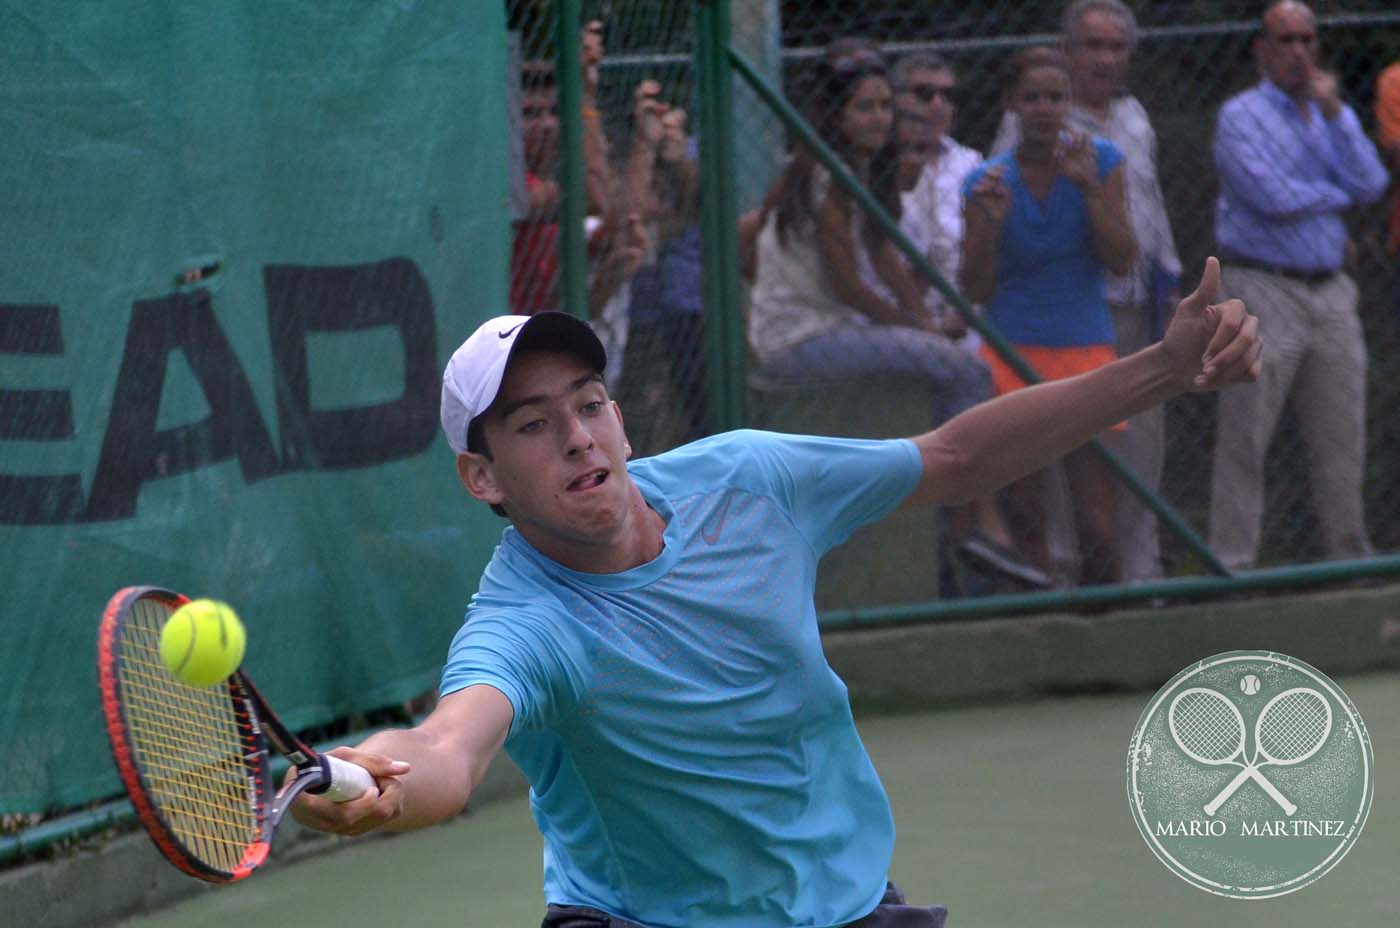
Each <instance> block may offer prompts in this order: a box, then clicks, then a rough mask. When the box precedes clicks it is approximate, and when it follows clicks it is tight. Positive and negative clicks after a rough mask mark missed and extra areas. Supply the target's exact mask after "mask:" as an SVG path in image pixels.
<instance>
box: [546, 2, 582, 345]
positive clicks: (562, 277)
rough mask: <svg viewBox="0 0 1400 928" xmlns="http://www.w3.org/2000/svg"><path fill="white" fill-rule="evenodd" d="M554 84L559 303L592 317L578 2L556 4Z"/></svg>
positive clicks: (576, 314) (565, 308)
mask: <svg viewBox="0 0 1400 928" xmlns="http://www.w3.org/2000/svg"><path fill="white" fill-rule="evenodd" d="M554 10H555V21H554V26H555V28H554V86H555V87H556V88H557V90H558V94H559V153H560V159H559V188H560V193H561V194H562V197H561V202H560V204H559V301H560V304H561V306H562V308H563V309H564V311H565V312H568V313H572V314H573V315H575V316H577V317H579V318H580V319H587V318H588V315H589V313H588V256H587V255H586V254H585V252H584V239H583V219H584V216H585V215H587V213H588V202H587V194H586V193H585V190H584V170H583V59H582V52H581V48H580V36H579V20H580V17H581V15H582V13H581V6H580V0H558V2H557V3H556V4H555V5H554Z"/></svg>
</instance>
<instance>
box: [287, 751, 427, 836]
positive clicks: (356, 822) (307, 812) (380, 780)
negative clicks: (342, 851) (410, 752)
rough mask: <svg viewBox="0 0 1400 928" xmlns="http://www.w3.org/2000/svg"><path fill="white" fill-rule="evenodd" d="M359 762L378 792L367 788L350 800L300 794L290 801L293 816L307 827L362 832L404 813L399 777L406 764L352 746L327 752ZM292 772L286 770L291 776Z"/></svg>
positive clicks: (371, 829)
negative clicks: (371, 778)
mask: <svg viewBox="0 0 1400 928" xmlns="http://www.w3.org/2000/svg"><path fill="white" fill-rule="evenodd" d="M326 753H327V754H331V755H333V756H335V757H339V758H341V759H343V760H348V761H350V762H351V763H355V764H359V765H360V766H361V767H363V768H365V769H366V770H368V771H369V772H370V774H371V775H373V777H374V780H375V782H376V783H377V784H378V785H379V795H377V796H376V795H373V794H371V793H369V792H368V791H367V792H366V793H365V795H363V796H361V797H360V798H359V799H352V800H350V801H349V802H331V801H329V800H326V799H322V798H321V797H319V796H313V795H311V794H310V793H302V794H301V795H300V796H298V797H297V798H296V801H294V802H293V803H292V817H293V818H295V819H296V820H297V821H298V822H300V823H301V824H303V825H305V826H306V827H307V828H314V829H316V830H317V831H328V832H331V833H332V834H338V835H362V834H364V833H365V832H367V831H373V830H374V829H376V828H379V827H380V826H381V825H385V824H387V823H389V822H392V821H393V820H394V819H396V818H398V817H399V816H400V815H401V814H403V785H402V784H401V783H400V782H399V780H398V778H399V777H401V776H403V775H404V774H406V773H408V771H409V767H408V764H407V763H405V762H403V761H401V760H391V759H389V758H387V757H385V756H384V755H383V754H367V753H365V752H364V751H357V750H355V749H354V748H345V747H341V748H332V749H331V750H329V751H327V752H326ZM294 772H295V771H288V777H291V776H292V775H293V774H294Z"/></svg>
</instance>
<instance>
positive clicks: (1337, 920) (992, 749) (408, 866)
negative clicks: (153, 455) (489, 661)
mask: <svg viewBox="0 0 1400 928" xmlns="http://www.w3.org/2000/svg"><path fill="white" fill-rule="evenodd" d="M1338 683H1340V684H1341V686H1342V687H1343V688H1344V689H1345V690H1346V691H1347V693H1348V695H1349V696H1350V697H1351V699H1352V701H1353V702H1354V703H1355V705H1356V707H1357V709H1358V710H1359V711H1360V713H1361V716H1362V718H1363V719H1364V720H1365V721H1366V723H1367V727H1368V728H1369V729H1370V732H1371V736H1372V741H1373V743H1374V748H1375V761H1376V768H1375V769H1376V772H1377V773H1376V790H1375V800H1374V803H1373V806H1372V810H1371V816H1370V819H1369V821H1368V822H1367V825H1366V828H1365V831H1364V832H1363V834H1362V836H1361V838H1360V840H1359V841H1358V843H1357V844H1356V845H1355V847H1353V849H1352V850H1351V851H1350V853H1348V854H1347V856H1346V857H1345V859H1343V860H1342V861H1341V863H1340V864H1338V865H1337V867H1336V869H1334V870H1333V871H1332V872H1331V873H1329V874H1327V875H1326V876H1324V877H1323V878H1322V879H1321V880H1319V881H1317V882H1315V883H1313V884H1311V885H1309V886H1306V887H1305V888H1303V889H1302V890H1300V891H1298V892H1296V893H1293V894H1291V895H1288V896H1284V897H1281V898H1278V899H1265V900H1251V901H1239V900H1232V899H1224V898H1219V897H1215V896H1211V895H1208V894H1207V893H1204V892H1202V891H1200V890H1198V889H1196V888H1194V887H1192V886H1190V885H1188V884H1187V883H1185V882H1184V881H1182V880H1181V879H1179V878H1177V877H1176V876H1174V875H1172V874H1171V873H1170V872H1169V871H1168V870H1167V869H1166V868H1165V867H1164V866H1163V865H1162V864H1160V863H1159V862H1158V861H1157V859H1156V858H1155V857H1154V856H1153V855H1152V853H1151V852H1150V851H1149V850H1148V847H1147V845H1146V844H1145V843H1144V841H1143V839H1142V838H1141V837H1140V836H1139V835H1138V832H1137V829H1136V828H1135V827H1134V825H1133V821H1132V818H1131V816H1130V814H1129V810H1128V802H1127V794H1126V789H1125V785H1124V763H1125V759H1126V754H1127V746H1128V741H1129V738H1130V736H1131V733H1132V729H1133V726H1134V724H1135V723H1136V722H1137V719H1138V716H1139V715H1140V714H1141V712H1142V710H1143V708H1144V707H1145V706H1146V704H1147V701H1148V698H1149V696H1150V694H1148V693H1137V694H1131V695H1121V694H1120V695H1111V696H1086V697H1077V698H1071V699H1062V700H1053V701H1043V702H1034V703H1017V704H1005V705H997V706H985V707H971V708H965V709H957V710H947V711H940V712H931V713H924V714H915V715H900V716H889V717H875V718H866V719H862V720H861V724H860V728H861V731H862V733H863V735H864V737H865V741H866V744H867V745H868V747H869V749H870V752H871V754H872V756H873V757H874V759H875V763H876V766H877V767H878V768H879V770H880V773H881V776H882V778H883V779H884V782H885V785H886V786H887V788H888V789H889V792H890V795H891V798H892V800H893V803H894V809H895V819H896V821H897V823H898V825H899V840H898V845H897V847H896V850H895V857H894V864H893V870H892V874H891V875H892V876H893V878H894V879H895V881H896V882H898V883H899V884H900V885H901V886H902V887H903V888H904V889H905V891H906V893H907V895H908V896H909V897H910V899H911V900H912V901H918V902H942V903H945V904H947V905H948V906H949V909H950V920H949V923H950V925H951V926H952V928H993V926H1017V925H1026V926H1036V928H1061V926H1063V928H1070V926H1074V928H1086V926H1088V928H1094V926H1134V928H1168V926H1170V928H1179V926H1182V925H1197V924H1209V925H1222V926H1229V928H1253V926H1259V928H1265V926H1267V928H1289V926H1295V925H1296V926H1309V928H1311V926H1316V925H1329V926H1339V928H1340V926H1367V928H1371V926H1379V925H1387V924H1389V925H1395V924H1400V873H1397V864H1400V804H1397V802H1396V798H1395V793H1394V790H1393V788H1392V786H1391V784H1393V783H1394V782H1395V780H1394V776H1395V771H1397V770H1400V721H1397V718H1396V715H1395V710H1396V707H1397V706H1400V674H1383V675H1364V676H1354V677H1345V678H1342V679H1339V680H1338ZM539 883H540V841H539V838H538V837H537V836H536V833H535V831H534V827H533V824H532V822H531V820H530V815H529V811H528V808H527V806H526V804H525V802H524V800H523V799H520V800H511V801H508V802H502V803H497V804H494V805H491V806H488V807H486V808H483V809H481V810H480V811H478V812H475V813H473V814H471V815H470V816H467V817H464V818H462V819H459V820H457V821H455V822H453V823H451V824H449V825H446V826H442V827H438V828H433V829H429V830H427V831H423V832H419V833H417V834H412V835H403V836H397V837H391V838H386V839H375V840H368V841H363V842H361V843H358V844H353V845H351V846H349V847H348V848H346V849H343V850H340V851H337V852H335V853H329V854H320V855H315V856H312V857H307V858H303V859H301V860H297V861H293V862H283V863H282V864H280V865H279V864H278V862H277V861H275V860H274V861H272V862H271V864H269V866H268V867H267V869H266V870H265V871H263V872H261V873H259V874H257V875H256V876H254V877H253V878H251V879H250V880H247V881H245V882H244V883H241V884H237V885H234V886H226V887H217V888H210V889H209V890H207V891H202V892H200V893H199V894H198V895H197V896H195V897H194V898H191V899H188V900H186V901H183V902H181V903H178V904H176V905H174V906H172V907H170V908H168V909H165V910H162V911H160V912H156V913H152V914H150V915H146V916H142V917H139V918H134V919H130V920H127V921H125V922H122V923H121V924H122V925H123V926H125V928H165V926H169V928H176V926H179V928H204V926H223V925H234V924H293V923H295V924H298V925H303V926H313V928H320V926H327V928H329V926H338V928H358V926H384V925H414V926H427V925H433V926H449V925H451V926H463V928H476V926H493V928H495V926H501V928H504V926H529V925H538V924H539V919H540V915H541V913H542V910H543V903H542V900H541V898H540V890H539Z"/></svg>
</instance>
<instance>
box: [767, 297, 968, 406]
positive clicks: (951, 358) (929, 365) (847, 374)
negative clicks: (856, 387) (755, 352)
mask: <svg viewBox="0 0 1400 928" xmlns="http://www.w3.org/2000/svg"><path fill="white" fill-rule="evenodd" d="M761 370H762V373H763V374H764V375H766V376H768V377H770V378H772V379H773V380H778V381H785V382H792V383H801V384H806V383H821V382H823V381H827V380H848V379H855V378H859V377H868V376H870V375H872V374H875V375H879V374H886V375H888V374H894V375H905V376H909V377H915V378H918V379H920V380H924V381H926V382H927V383H928V385H929V389H930V395H931V400H932V404H933V421H932V422H931V423H930V425H931V426H938V425H942V424H943V423H944V422H947V421H948V420H949V419H951V418H953V417H954V416H956V415H957V414H958V413H960V412H962V411H963V410H965V409H970V408H972V407H973V406H976V405H977V404H978V403H980V402H982V401H983V400H985V399H987V398H988V397H990V396H991V395H992V377H991V374H990V373H989V372H988V370H987V366H986V365H985V364H983V363H982V360H981V359H980V358H978V357H976V356H974V355H973V354H971V353H970V352H967V351H964V350H963V349H962V348H960V347H958V346H957V345H956V344H954V343H953V342H952V341H950V340H949V339H947V338H944V337H943V336H941V335H934V334H933V333H931V332H924V331H922V330H920V329H909V328H905V327H903V326H889V325H867V324H864V323H859V322H847V323H842V324H841V325H838V326H836V327H835V328H832V329H828V330H827V331H825V332H823V333H821V334H820V335H814V336H812V337H811V338H809V339H807V340H806V341H803V342H799V343H798V344H796V345H794V346H793V347H791V348H789V349H788V350H787V351H786V352H785V353H783V354H781V355H778V356H776V357H774V358H771V359H769V360H768V361H767V362H766V363H764V364H763V365H762V367H761Z"/></svg>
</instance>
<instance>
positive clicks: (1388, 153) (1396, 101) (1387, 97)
mask: <svg viewBox="0 0 1400 928" xmlns="http://www.w3.org/2000/svg"><path fill="white" fill-rule="evenodd" d="M1376 125H1377V126H1379V128H1380V138H1381V151H1382V153H1384V155H1385V158H1386V161H1387V162H1388V163H1389V165H1390V170H1391V171H1393V172H1395V173H1396V174H1400V62H1396V63H1395V64H1392V65H1391V66H1390V67H1388V68H1386V69H1385V70H1384V71H1382V72H1381V76H1380V77H1379V78H1378V79H1377V80H1376ZM1385 250H1386V253H1387V254H1389V255H1390V256H1391V258H1393V259H1395V269H1394V273H1393V277H1392V286H1393V291H1392V292H1393V295H1394V298H1395V302H1394V307H1395V315H1396V318H1400V184H1397V185H1395V186H1394V187H1393V188H1392V190H1391V191H1390V226H1389V230H1388V234H1387V235H1386V240H1385Z"/></svg>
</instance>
